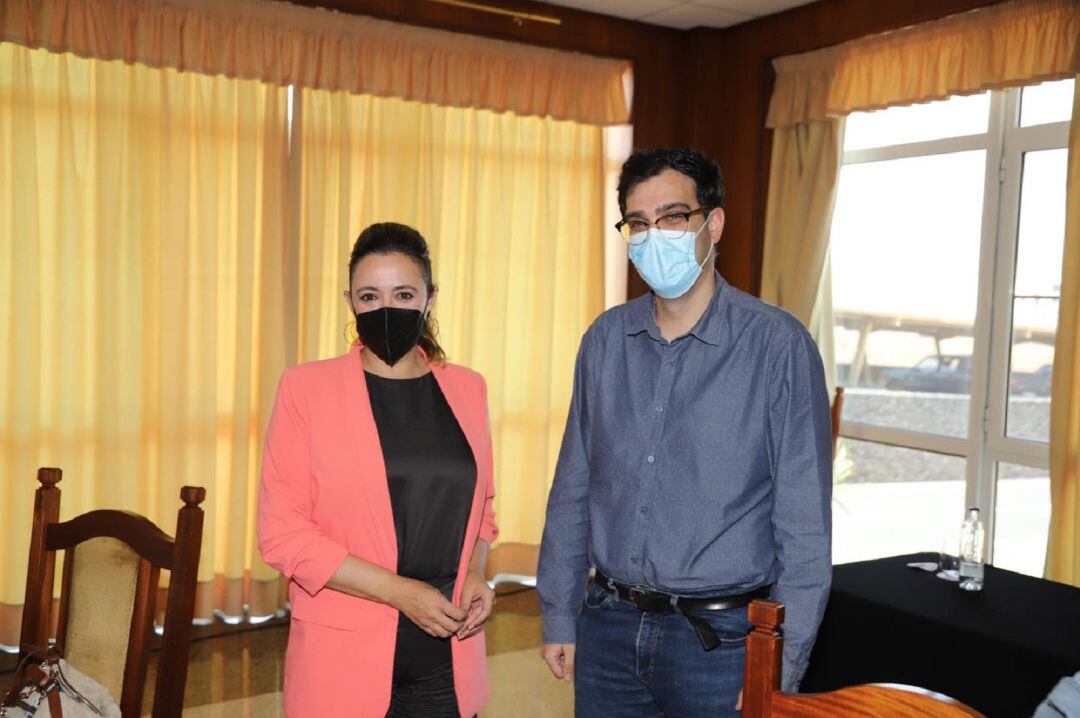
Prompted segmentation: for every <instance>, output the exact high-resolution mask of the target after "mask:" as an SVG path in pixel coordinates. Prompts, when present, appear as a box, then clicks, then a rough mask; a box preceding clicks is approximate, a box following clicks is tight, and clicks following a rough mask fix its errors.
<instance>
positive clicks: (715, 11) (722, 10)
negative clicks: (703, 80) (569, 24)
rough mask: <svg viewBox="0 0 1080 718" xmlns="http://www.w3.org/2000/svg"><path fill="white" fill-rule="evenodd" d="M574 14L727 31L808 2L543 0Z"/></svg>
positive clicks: (786, 0)
mask: <svg viewBox="0 0 1080 718" xmlns="http://www.w3.org/2000/svg"><path fill="white" fill-rule="evenodd" d="M543 1H544V2H546V3H548V4H549V5H561V6H562V7H570V8H574V9H575V10H587V11H589V12H595V13H599V14H601V15H611V16H613V17H621V18H625V19H627V20H638V21H640V22H645V23H649V24H650V25H663V26H665V27H674V28H678V29H680V30H689V29H690V28H694V27H730V26H731V25H738V24H739V23H742V22H746V21H747V20H753V19H754V18H756V17H761V16H763V15H772V14H773V13H777V12H781V11H783V10H787V9H788V8H793V7H796V6H798V5H806V4H808V3H810V2H812V0H693V1H692V2H686V1H685V0H543Z"/></svg>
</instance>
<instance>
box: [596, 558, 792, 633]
mask: <svg viewBox="0 0 1080 718" xmlns="http://www.w3.org/2000/svg"><path fill="white" fill-rule="evenodd" d="M593 580H594V581H596V584H597V585H598V586H600V587H601V588H603V589H606V590H608V591H610V592H612V593H614V594H615V595H616V596H618V597H619V598H621V599H622V600H624V601H626V602H627V603H629V604H630V605H631V606H633V607H634V608H636V609H638V610H639V611H641V612H643V613H681V614H682V615H684V616H686V620H687V622H689V624H690V627H691V628H693V629H694V633H696V634H697V637H698V638H699V639H700V640H701V645H702V647H704V648H705V650H706V651H711V650H712V649H714V648H716V647H717V646H719V645H720V639H719V638H718V637H717V635H716V631H714V630H713V628H712V626H710V625H709V623H708V622H707V621H705V620H704V619H703V618H700V617H698V616H695V615H694V613H696V612H699V611H726V610H728V609H732V608H742V607H743V606H748V605H749V604H750V602H751V601H753V600H754V599H755V598H768V596H769V593H770V592H771V591H772V586H771V585H768V586H760V587H758V588H755V589H754V590H753V591H747V592H746V593H740V594H736V595H734V596H711V597H704V598H695V597H688V596H676V595H673V594H670V593H663V592H662V591H650V590H648V589H641V588H635V587H633V586H629V585H627V584H625V583H621V582H619V581H616V580H615V579H613V578H609V577H608V576H606V575H604V574H603V573H602V572H601V571H599V570H597V571H596V576H595V578H594V579H593Z"/></svg>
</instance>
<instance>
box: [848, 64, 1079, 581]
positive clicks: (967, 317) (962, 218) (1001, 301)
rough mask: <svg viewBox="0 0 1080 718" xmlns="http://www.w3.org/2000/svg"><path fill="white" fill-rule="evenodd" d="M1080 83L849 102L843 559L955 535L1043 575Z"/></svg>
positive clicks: (944, 542) (943, 541) (947, 543)
mask: <svg viewBox="0 0 1080 718" xmlns="http://www.w3.org/2000/svg"><path fill="white" fill-rule="evenodd" d="M1073 91H1074V88H1073V81H1072V80H1063V81H1057V82H1047V83H1043V84H1041V85H1033V86H1030V87H1025V88H1022V89H1014V90H1008V91H1003V92H987V93H983V94H980V95H974V96H968V97H954V98H950V99H947V100H942V101H937V102H931V103H927V104H923V105H914V106H911V107H897V108H891V109H887V110H880V111H876V112H868V113H856V114H853V115H851V116H850V117H848V118H847V122H846V128H845V139H844V164H843V167H842V169H841V173H840V182H839V187H838V192H837V201H836V209H835V213H834V217H833V227H832V236H831V245H830V253H831V260H832V281H833V286H832V292H833V323H834V338H835V343H836V369H837V381H838V383H839V384H840V385H842V386H844V387H846V389H847V393H846V397H845V404H844V421H843V423H842V426H841V434H842V436H843V437H844V438H843V439H842V440H841V446H840V449H839V451H838V456H837V464H836V484H837V485H836V492H835V496H836V506H835V512H834V517H835V518H834V524H835V540H834V545H835V549H834V560H835V561H836V562H838V563H842V562H845V561H851V560H860V559H866V558H873V557H876V556H885V555H890V554H898V553H909V552H915V551H937V550H939V549H941V548H942V547H949V548H952V549H953V550H955V546H956V543H957V539H958V535H959V527H960V523H961V521H962V519H963V514H964V508H965V505H972V506H979V507H980V508H982V509H983V511H982V515H983V520H984V521H985V523H986V524H987V530H988V532H989V536H990V540H989V541H988V555H989V558H990V560H991V561H993V562H994V563H995V564H996V565H998V566H1002V567H1004V568H1009V569H1012V570H1017V571H1022V572H1024V573H1029V574H1034V575H1041V574H1042V570H1043V566H1042V564H1043V559H1044V556H1045V543H1046V533H1047V527H1048V521H1049V488H1048V487H1049V479H1048V475H1049V471H1048V465H1049V457H1048V450H1047V443H1046V442H1047V438H1048V433H1049V416H1050V387H1051V386H1052V381H1053V376H1052V374H1053V357H1054V333H1055V329H1056V326H1057V313H1058V302H1059V293H1060V289H1061V257H1062V248H1063V242H1064V234H1065V232H1064V224H1065V175H1066V154H1067V150H1066V149H1065V148H1066V146H1067V142H1068V129H1069V128H1068V124H1069V117H1070V113H1071V108H1072V94H1073Z"/></svg>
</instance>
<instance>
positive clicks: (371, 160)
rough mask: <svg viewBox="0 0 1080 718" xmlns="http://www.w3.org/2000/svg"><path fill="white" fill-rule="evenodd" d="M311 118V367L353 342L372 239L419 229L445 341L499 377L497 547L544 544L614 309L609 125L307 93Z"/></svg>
mask: <svg viewBox="0 0 1080 718" xmlns="http://www.w3.org/2000/svg"><path fill="white" fill-rule="evenodd" d="M300 108H301V114H302V117H303V120H302V123H301V128H300V130H299V133H300V143H299V144H300V147H299V151H300V158H301V164H302V166H303V170H302V178H301V187H302V193H301V200H300V210H299V234H300V243H299V257H298V261H297V266H298V269H299V278H298V280H297V286H298V287H299V290H298V291H299V299H298V304H299V312H298V316H299V327H298V329H297V353H298V358H299V360H300V361H305V360H310V359H317V358H321V357H327V356H334V355H336V354H340V353H341V352H342V351H344V350H345V348H346V333H347V330H348V327H349V325H350V323H351V322H352V321H353V320H352V318H351V317H350V316H349V314H348V308H347V307H346V305H345V302H344V301H343V300H342V291H343V290H344V289H345V288H346V287H347V286H348V285H347V277H346V272H347V267H348V257H349V251H350V249H351V246H352V243H353V241H354V240H355V239H356V236H357V235H358V234H359V233H360V231H361V230H362V229H363V228H364V227H365V226H367V225H368V224H370V223H372V222H376V221H385V220H391V221H398V222H403V223H406V224H409V225H412V226H414V227H416V228H417V229H418V230H419V231H420V232H421V233H422V234H423V235H424V236H425V237H426V238H427V240H428V242H429V243H430V245H431V249H432V261H433V264H434V270H435V281H436V283H437V284H438V285H439V286H440V293H439V299H438V306H437V307H436V311H435V313H436V317H437V319H438V321H439V324H440V327H441V333H440V340H441V342H442V344H443V346H444V348H445V349H446V350H447V353H448V356H449V359H450V361H452V362H456V363H460V364H465V365H466V366H470V367H472V368H473V369H476V370H477V371H479V372H481V373H482V374H483V375H484V377H485V378H486V379H487V382H488V395H489V402H490V408H491V418H492V431H493V435H494V444H495V477H496V487H497V491H498V496H497V498H496V512H497V517H498V521H499V526H500V529H501V531H502V533H501V537H500V540H501V541H503V542H521V543H528V544H537V543H539V539H540V534H541V530H542V527H543V521H544V505H545V501H546V497H547V491H548V488H549V486H550V481H551V477H552V475H553V473H554V466H555V460H556V457H557V452H558V448H559V443H560V441H561V438H562V430H563V426H564V424H565V421H566V412H567V408H568V406H569V400H570V393H571V383H572V376H573V362H574V356H575V353H576V350H577V345H578V342H579V340H580V338H581V335H582V334H583V332H584V331H585V329H586V328H587V327H588V325H589V324H590V323H591V322H592V320H593V319H594V318H595V317H596V315H597V314H599V313H600V312H601V311H602V309H603V303H604V282H603V276H604V255H603V252H604V249H603V247H604V243H603V232H604V229H603V208H604V203H603V197H604V193H605V191H607V189H608V188H606V187H605V186H604V184H603V159H604V158H603V148H602V141H601V133H602V131H601V129H600V128H598V127H594V126H588V125H582V124H576V123H572V122H559V121H554V120H550V119H540V118H537V117H521V116H518V115H514V114H510V113H501V114H499V113H494V112H490V111H486V110H471V109H458V108H447V107H438V106H434V105H430V104H421V103H416V102H407V101H404V100H398V99H384V98H376V97H371V96H355V95H348V94H345V93H330V92H324V91H311V90H305V91H303V92H302V93H300Z"/></svg>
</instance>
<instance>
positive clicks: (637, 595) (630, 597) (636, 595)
mask: <svg viewBox="0 0 1080 718" xmlns="http://www.w3.org/2000/svg"><path fill="white" fill-rule="evenodd" d="M626 600H627V601H629V602H630V605H631V606H633V607H634V608H637V609H638V610H643V609H642V608H641V606H642V604H643V603H644V602H645V591H642V590H641V589H640V588H634V587H632V586H631V587H630V590H629V591H628V593H627V597H626Z"/></svg>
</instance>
